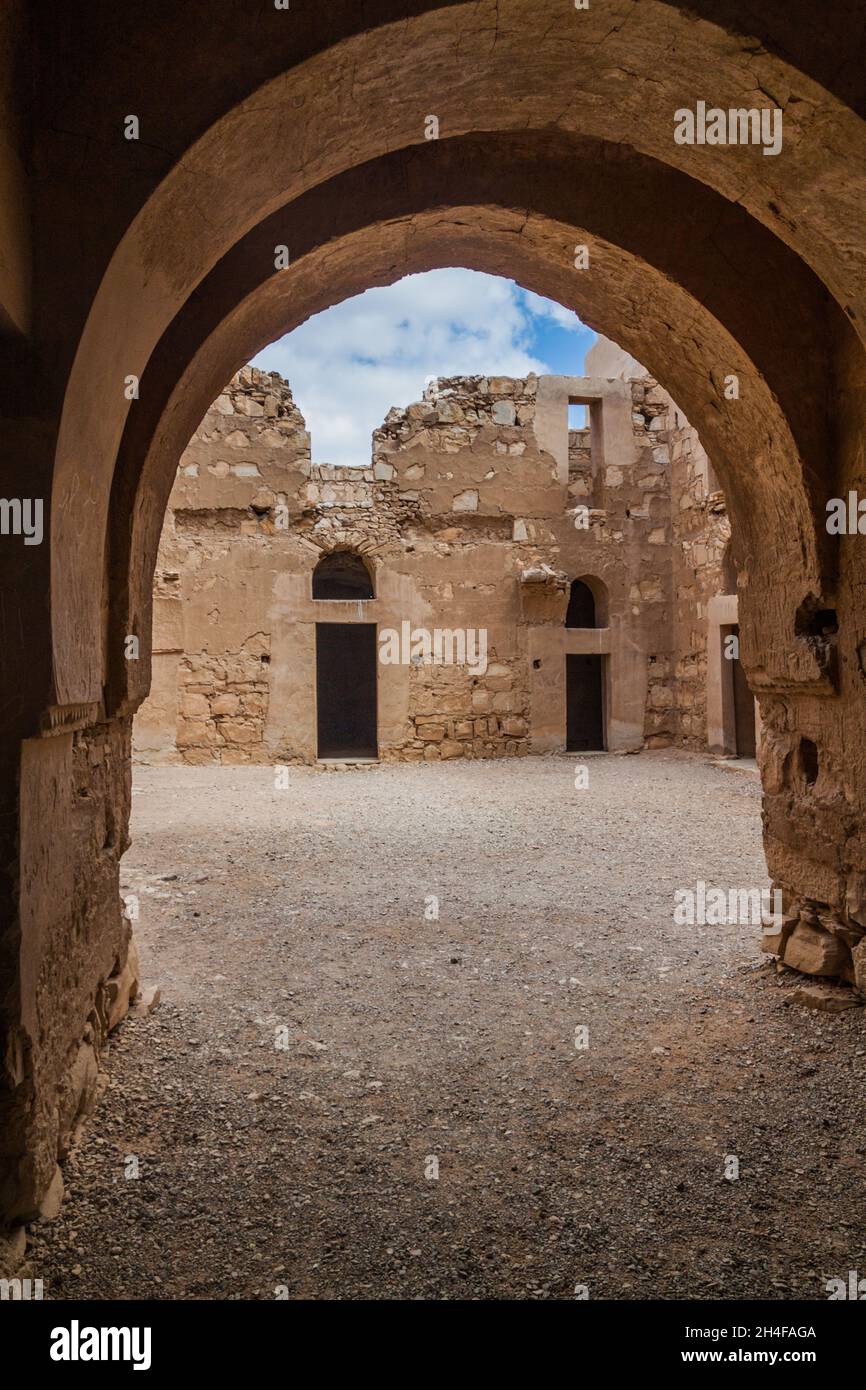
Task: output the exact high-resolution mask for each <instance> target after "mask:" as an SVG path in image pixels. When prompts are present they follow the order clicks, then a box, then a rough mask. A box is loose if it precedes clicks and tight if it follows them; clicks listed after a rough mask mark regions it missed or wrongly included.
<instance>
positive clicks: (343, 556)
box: [313, 550, 375, 599]
mask: <svg viewBox="0 0 866 1390" xmlns="http://www.w3.org/2000/svg"><path fill="white" fill-rule="evenodd" d="M373 597H375V595H374V594H373V581H372V579H371V578H370V571H369V570H368V569H367V566H366V565H365V564H364V561H363V560H362V559H361V557H360V555H356V554H355V553H354V551H351V550H333V551H331V553H330V554H329V555H323V556H322V558H321V560H320V561H319V563H318V564H317V565H316V568H315V569H314V570H313V598H325V599H328V598H329V599H364V598H373Z"/></svg>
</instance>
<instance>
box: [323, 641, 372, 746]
mask: <svg viewBox="0 0 866 1390" xmlns="http://www.w3.org/2000/svg"><path fill="white" fill-rule="evenodd" d="M316 711H317V720H318V755H319V757H320V758H375V757H376V756H377V755H378V740H377V729H376V624H375V623H316Z"/></svg>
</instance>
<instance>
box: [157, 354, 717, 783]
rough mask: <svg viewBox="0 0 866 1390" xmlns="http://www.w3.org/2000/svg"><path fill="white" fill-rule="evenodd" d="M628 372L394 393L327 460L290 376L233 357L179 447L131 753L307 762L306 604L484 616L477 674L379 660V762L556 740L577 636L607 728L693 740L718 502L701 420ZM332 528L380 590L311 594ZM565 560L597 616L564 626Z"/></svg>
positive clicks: (617, 737)
mask: <svg viewBox="0 0 866 1390" xmlns="http://www.w3.org/2000/svg"><path fill="white" fill-rule="evenodd" d="M635 370H636V372H637V373H638V375H637V376H636V377H635V378H634V379H633V380H630V381H622V382H620V381H613V380H607V381H605V380H602V379H598V380H595V379H592V378H587V379H583V378H574V379H566V378H541V379H540V380H539V379H538V378H536V377H529V378H527V379H525V380H522V379H517V380H515V379H511V378H504V377H500V378H496V377H491V378H487V377H472V378H448V379H442V380H441V381H439V382H437V383H435V384H433V385H430V386H428V388H427V389H426V391H425V393H424V397H423V399H422V400H420V401H417V402H415V403H413V404H412V405H410V406H408V407H407V408H406V409H405V410H402V409H396V408H395V409H393V410H391V411H390V412H389V414H388V417H387V419H386V421H385V422H384V424H383V425H382V426H381V427H380V428H379V429H377V430H376V431H375V432H374V435H373V443H372V456H371V460H370V466H369V467H334V466H331V465H328V464H313V463H312V461H311V453H310V436H309V434H308V432H307V430H306V426H305V423H304V420H303V418H302V416H301V414H300V412H299V410H298V408H297V406H296V405H295V403H294V401H293V399H292V395H291V390H290V387H289V385H288V383H287V382H285V381H283V380H281V379H280V378H279V377H278V376H277V375H276V374H275V373H270V374H267V373H262V372H259V371H257V370H256V369H254V368H245V369H244V371H243V372H242V373H241V374H240V375H239V376H238V377H235V378H234V379H233V380H232V382H230V383H229V385H228V386H227V387H226V389H225V390H224V391H223V392H222V394H221V395H220V396H219V398H218V399H217V401H216V402H215V403H214V405H213V407H212V408H211V410H210V411H209V412H208V414H207V416H206V417H205V419H204V421H203V422H202V424H201V426H200V427H199V429H198V430H197V431H196V434H195V435H194V437H193V439H192V441H191V442H190V444H189V446H188V448H187V449H186V451H185V452H184V455H183V457H182V459H181V462H180V465H179V467H178V473H177V479H176V482H175V486H174V488H173V490H172V494H171V498H170V501H169V509H168V513H167V517H166V523H165V527H164V530H163V536H162V541H161V546H160V554H159V560H158V564H157V571H156V579H155V592H154V637H153V688H152V693H151V695H150V697H149V699H148V700H147V701H146V702H145V703H144V705H143V707H142V709H141V711H140V713H139V715H138V718H137V721H136V726H135V746H136V752H137V754H138V756H139V757H142V758H144V759H147V760H151V761H153V760H162V759H168V760H180V761H183V762H186V763H190V764H195V765H202V764H207V763H214V762H220V763H256V762H274V761H283V762H311V761H314V760H315V756H316V740H315V728H314V725H313V687H314V682H315V666H314V641H313V626H314V624H315V623H316V622H319V621H327V620H328V618H329V617H331V616H335V617H336V618H337V620H339V621H341V622H351V621H360V622H373V621H375V622H377V623H378V626H379V631H380V633H381V632H382V630H383V629H384V628H391V629H393V630H394V631H397V632H399V631H401V629H402V624H403V623H404V622H409V623H410V625H411V628H412V629H414V628H415V627H416V626H417V627H424V628H427V629H428V630H429V629H435V628H440V629H447V630H453V629H469V630H470V631H477V630H478V629H481V628H483V629H484V630H485V631H486V632H487V640H488V651H487V663H488V664H487V669H486V670H485V671H483V672H481V673H476V672H473V671H472V670H471V669H470V668H467V667H466V666H465V665H464V666H449V665H445V666H443V665H437V664H435V663H433V664H425V663H420V664H413V665H410V666H408V667H405V666H389V665H380V667H379V674H378V689H379V701H380V707H381V718H380V756H381V757H382V758H383V759H384V760H394V759H402V760H406V761H410V762H412V761H419V760H421V759H424V760H425V761H431V760H439V759H449V758H454V757H472V758H477V757H504V756H505V757H514V756H520V755H522V754H525V753H527V752H538V751H544V752H547V751H551V750H552V749H556V748H562V747H563V746H564V739H565V705H564V698H565V697H564V668H565V653H566V652H568V651H597V652H599V653H601V654H602V656H603V659H604V665H605V668H606V676H605V683H606V691H605V698H606V706H607V708H606V721H605V722H606V733H607V741H608V746H610V747H613V748H620V747H640V746H641V745H642V744H643V745H646V746H648V747H659V746H665V745H668V744H671V743H675V742H679V741H684V742H687V743H689V744H691V745H695V746H705V744H706V727H705V715H704V709H705V702H704V701H703V699H702V695H701V688H702V682H703V681H704V680H705V678H706V659H705V653H706V640H707V639H706V611H705V610H706V604H705V595H706V594H707V593H708V592H710V591H712V590H713V586H714V585H716V586H717V584H718V582H719V580H718V570H719V565H718V558H719V551H720V547H722V546H723V543H724V529H725V527H726V525H727V520H726V517H725V515H724V502H723V499H722V497H721V494H720V493H716V494H715V500H714V504H713V509H712V510H708V509H707V506H706V488H705V487H703V488H701V486H700V477H698V470H699V469H701V468H702V469H703V472H702V474H701V476H702V477H703V478H704V479H705V478H706V476H707V469H708V465H707V462H706V456H705V455H704V453H703V451H702V450H701V448H700V445H699V443H698V440H697V435H696V433H695V431H694V430H693V429H691V427H690V426H689V425H688V422H687V421H685V419H684V418H683V417H682V415H681V412H679V411H678V410H677V408H676V406H675V405H674V403H673V402H672V401H671V399H670V397H669V396H667V395H666V393H664V392H662V391H661V390H660V388H659V387H658V386H657V384H656V383H655V382H654V381H653V380H652V378H651V377H649V376H648V375H647V374H646V373H645V372H643V371H642V369H640V368H639V367H637V364H635ZM569 395H572V396H574V395H577V396H582V397H584V398H586V399H587V401H588V404H587V407H586V408H587V410H588V411H589V413H590V419H591V422H592V423H591V425H590V427H588V428H587V429H586V430H583V431H576V430H572V431H569V430H568V428H567V404H568V399H569ZM672 455H673V458H674V459H675V460H676V463H673V462H672ZM672 489H673V493H674V495H675V497H676V499H677V502H678V506H677V519H678V522H679V517H680V516H682V515H683V514H684V502H687V503H688V507H689V513H688V515H689V523H688V537H687V539H682V540H679V539H677V541H676V542H675V543H674V542H673V538H672V533H671V513H672V505H671V496H672ZM580 509H583V510H582V513H581V515H580V516H579V515H578V513H579V511H580ZM578 520H580V523H581V524H580V525H578V524H577V523H578ZM584 523H585V524H584ZM679 524H680V526H682V523H679ZM720 537H721V539H720ZM344 548H345V549H351V550H354V551H356V552H357V553H359V554H361V555H363V556H364V557H366V560H367V562H368V564H369V565H370V566H371V568H372V571H373V576H374V580H375V587H374V592H375V598H374V599H373V600H368V601H363V602H361V603H333V602H330V601H329V602H325V603H321V602H316V601H313V600H311V598H310V592H311V591H310V582H311V580H310V576H311V573H312V570H313V568H314V566H315V563H316V560H317V558H318V557H319V556H321V555H322V554H323V553H326V552H328V551H330V550H334V549H344ZM708 556H709V557H710V558H709V559H708ZM573 578H585V579H586V580H587V581H588V583H589V585H590V587H592V588H593V590H594V592H595V593H596V609H597V611H596V626H597V628H598V631H595V632H590V631H588V630H583V631H580V630H576V629H569V630H566V629H564V627H563V622H564V616H565V609H566V606H567V599H568V592H567V589H568V583H569V581H570V579H573ZM683 647H684V648H685V654H684V655H683V653H682V651H681V648H683ZM702 653H703V661H701V659H700V658H701V654H702ZM702 718H703V719H704V727H703V729H702V728H701V720H702Z"/></svg>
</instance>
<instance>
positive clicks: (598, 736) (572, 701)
mask: <svg viewBox="0 0 866 1390" xmlns="http://www.w3.org/2000/svg"><path fill="white" fill-rule="evenodd" d="M601 660H602V659H601V657H600V656H593V655H589V654H580V655H567V656H566V658H565V706H566V732H565V746H566V748H567V749H568V750H569V752H575V753H576V752H586V751H588V750H590V749H593V748H604V716H603V714H602V680H601Z"/></svg>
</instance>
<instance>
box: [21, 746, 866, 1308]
mask: <svg viewBox="0 0 866 1390" xmlns="http://www.w3.org/2000/svg"><path fill="white" fill-rule="evenodd" d="M586 766H587V767H588V769H589V786H588V788H586V789H581V790H577V789H575V786H574V767H575V762H574V759H569V758H565V757H553V758H540V759H521V760H515V761H511V760H509V761H505V762H478V763H462V762H460V763H456V762H451V763H447V764H441V765H423V766H420V767H411V766H399V765H397V766H386V767H378V768H371V769H370V770H362V771H339V772H323V771H318V770H315V769H307V768H298V769H293V770H292V771H291V773H290V779H289V780H290V785H289V788H288V789H287V790H275V788H274V777H273V773H272V771H270V770H268V769H264V768H215V769H205V768H143V767H138V768H136V769H135V776H134V784H135V790H134V801H133V804H134V812H133V837H134V843H133V847H132V849H131V850H130V851H129V853H128V854H127V856H126V859H125V860H124V865H123V869H124V887H125V890H126V891H127V892H133V893H135V894H137V895H138V897H139V899H140V904H141V907H140V920H139V921H138V923H137V924H136V932H137V937H138V942H139V947H140V951H141V958H142V976H143V980H144V983H145V984H146V985H148V984H158V985H159V986H160V987H161V990H162V1003H161V1004H160V1006H159V1008H158V1009H157V1010H156V1011H155V1012H154V1013H153V1014H151V1015H150V1016H149V1017H146V1018H141V1019H130V1020H128V1021H127V1022H126V1023H125V1024H123V1025H122V1027H121V1028H120V1029H119V1030H118V1033H117V1034H116V1035H115V1038H114V1040H113V1042H112V1046H111V1051H110V1055H109V1058H108V1069H107V1078H108V1086H107V1089H106V1091H105V1094H104V1096H103V1098H102V1100H101V1103H100V1106H99V1109H98V1111H97V1113H96V1116H95V1117H94V1118H92V1119H91V1120H90V1122H89V1124H88V1126H87V1128H86V1130H85V1134H84V1137H83V1140H82V1142H81V1143H80V1144H79V1146H78V1148H77V1150H76V1151H75V1152H74V1153H73V1155H72V1157H71V1159H70V1161H69V1163H68V1164H67V1168H66V1180H67V1196H66V1200H65V1202H64V1204H63V1208H62V1211H61V1215H60V1217H59V1219H58V1220H57V1221H55V1222H54V1223H52V1224H50V1225H46V1226H43V1227H40V1228H38V1229H37V1230H36V1233H35V1235H34V1237H33V1245H32V1248H33V1253H34V1258H33V1261H32V1263H33V1268H34V1273H36V1274H37V1275H41V1276H42V1277H43V1278H44V1279H45V1281H46V1296H47V1297H50V1298H65V1297H75V1298H141V1297H143V1298H154V1297H156V1298H196V1299H200V1298H226V1297H228V1298H240V1299H272V1298H274V1297H275V1291H276V1290H278V1289H282V1290H284V1291H287V1293H288V1297H290V1298H334V1299H344V1298H434V1299H439V1298H460V1297H469V1298H478V1297H492V1298H536V1299H539V1298H556V1299H558V1298H573V1297H574V1296H575V1289H576V1287H577V1286H579V1285H585V1286H587V1288H588V1290H589V1295H590V1297H592V1298H621V1299H635V1298H644V1297H663V1298H688V1297H697V1298H717V1297H723V1296H728V1297H733V1298H780V1299H781V1298H792V1297H801V1298H808V1299H823V1298H826V1292H825V1283H826V1280H827V1279H828V1278H829V1277H831V1276H834V1275H841V1276H842V1277H847V1271H848V1270H849V1269H859V1270H862V1271H864V1272H866V1188H864V1184H863V1181H862V1175H863V1166H864V1156H866V1127H864V1098H866V1021H864V1012H863V1010H861V1009H852V1010H850V1011H848V1012H846V1013H843V1014H837V1015H828V1014H822V1013H814V1012H812V1011H810V1010H808V1009H805V1008H803V1007H801V1006H795V1007H786V1004H787V1003H788V1002H789V1001H790V995H791V993H792V988H793V984H794V980H793V977H791V976H790V975H789V974H787V973H785V974H782V975H778V974H777V973H776V971H775V969H774V967H773V966H772V965H771V964H768V963H766V961H765V962H764V963H763V964H762V957H761V955H760V931H759V929H756V928H754V927H748V926H725V927H688V926H677V925H675V924H674V921H673V905H674V891H675V889H677V888H685V887H689V886H694V884H695V882H696V880H698V879H703V880H705V881H706V882H707V883H710V884H716V885H719V886H723V887H729V886H737V887H743V886H764V885H765V884H766V883H767V878H766V868H765V865H764V860H763V854H762V850H761V844H760V809H759V808H760V802H759V788H758V783H757V779H756V778H755V777H754V775H750V774H744V773H740V772H735V771H732V770H729V769H727V768H724V767H720V766H717V765H713V764H711V763H709V762H708V761H707V760H705V759H703V758H701V757H698V756H694V757H692V756H689V755H687V754H679V753H673V752H659V753H651V754H643V755H641V756H639V757H614V756H607V755H598V756H594V757H588V758H587V759H586ZM431 896H435V897H436V898H438V913H439V915H438V920H436V919H435V918H434V915H433V909H434V905H433V904H432V903H431V901H430V899H431ZM425 912H426V915H425ZM581 1027H588V1029H589V1046H588V1048H587V1049H586V1050H579V1049H578V1048H577V1047H576V1045H575V1043H576V1033H575V1030H576V1029H579V1028H581ZM579 1037H580V1035H579V1034H578V1035H577V1038H578V1040H579ZM278 1044H279V1046H278ZM729 1155H735V1156H737V1158H738V1159H739V1164H740V1171H739V1179H738V1180H736V1181H729V1180H728V1179H727V1178H726V1176H725V1171H726V1161H727V1160H726V1156H729ZM131 1160H137V1164H138V1171H139V1176H138V1177H137V1178H136V1177H132V1176H127V1175H128V1174H129V1173H131V1172H134V1170H135V1166H136V1165H135V1163H134V1162H133V1161H131ZM437 1164H438V1178H437V1177H436V1176H435V1171H436V1166H437Z"/></svg>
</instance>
